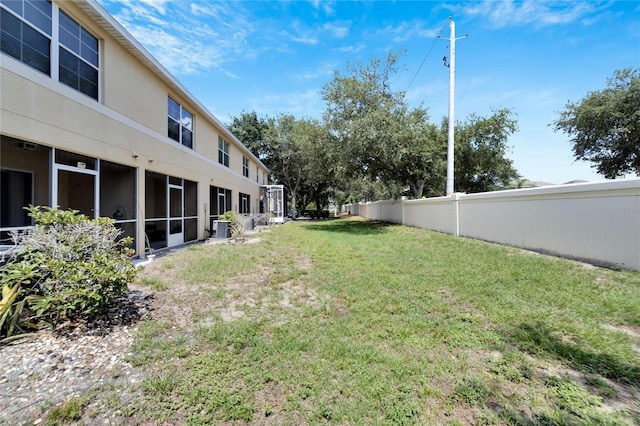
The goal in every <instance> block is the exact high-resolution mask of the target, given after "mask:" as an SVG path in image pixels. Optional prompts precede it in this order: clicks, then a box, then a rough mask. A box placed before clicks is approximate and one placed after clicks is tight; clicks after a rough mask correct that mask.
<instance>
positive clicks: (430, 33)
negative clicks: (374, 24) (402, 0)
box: [378, 20, 440, 43]
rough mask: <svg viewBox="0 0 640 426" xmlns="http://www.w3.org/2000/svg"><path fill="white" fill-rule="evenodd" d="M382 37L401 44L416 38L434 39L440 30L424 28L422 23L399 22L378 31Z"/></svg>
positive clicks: (416, 21)
mask: <svg viewBox="0 0 640 426" xmlns="http://www.w3.org/2000/svg"><path fill="white" fill-rule="evenodd" d="M378 33H379V34H380V35H382V36H384V37H391V39H392V40H393V41H394V42H396V43H401V42H404V41H407V40H409V39H412V38H414V37H417V38H434V37H437V36H438V34H439V33H440V29H433V28H425V24H424V22H422V21H418V20H414V21H411V22H407V21H401V22H399V23H397V24H393V25H387V26H386V27H384V28H382V29H381V30H379V31H378Z"/></svg>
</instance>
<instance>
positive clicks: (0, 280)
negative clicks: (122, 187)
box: [0, 206, 136, 337]
mask: <svg viewBox="0 0 640 426" xmlns="http://www.w3.org/2000/svg"><path fill="white" fill-rule="evenodd" d="M28 210H29V216H31V217H32V218H33V219H34V222H35V226H33V227H32V228H30V229H28V230H26V231H24V232H19V233H14V234H13V239H14V242H15V247H14V248H12V249H11V250H10V251H9V253H8V254H7V255H6V256H5V263H3V264H2V265H1V266H0V285H1V286H2V292H3V299H2V302H3V303H2V304H1V305H2V307H3V309H6V310H5V311H4V313H7V318H8V317H11V321H10V322H3V323H2V324H0V325H1V326H2V327H1V330H0V332H1V333H2V336H6V337H8V336H10V335H11V334H12V333H13V332H14V331H22V330H21V329H20V327H17V328H16V324H18V323H19V321H20V319H21V318H22V319H24V317H25V315H26V314H27V312H26V311H24V312H23V310H24V308H25V307H28V308H29V309H30V310H31V311H32V312H33V313H34V314H35V317H36V319H40V320H44V321H47V322H49V323H51V324H52V325H54V326H55V324H56V323H58V322H59V321H60V320H61V319H63V318H66V319H70V320H74V319H80V318H86V319H88V318H91V317H93V316H96V315H99V314H102V313H104V312H105V311H106V308H107V307H108V306H109V305H110V304H111V303H112V302H113V300H114V299H115V298H116V297H119V296H122V295H123V294H124V293H125V292H126V291H127V289H128V283H129V282H131V281H132V280H133V279H134V278H135V273H136V270H135V267H134V266H133V264H132V262H131V258H130V256H131V255H132V254H133V251H132V250H131V249H129V248H127V247H126V246H127V245H129V244H131V242H132V240H131V238H123V239H121V240H118V237H119V236H120V234H121V230H119V229H117V228H116V227H115V226H114V225H113V220H111V219H109V218H98V219H88V218H87V217H86V216H84V215H82V214H79V213H78V211H76V210H66V211H63V210H59V209H51V208H48V207H44V208H40V207H34V206H30V207H29V208H28ZM5 295H6V296H7V298H6V299H5V297H4V296H5ZM4 302H6V303H4ZM8 302H11V303H8ZM25 302H26V305H25ZM8 306H11V308H8ZM12 324H13V326H12Z"/></svg>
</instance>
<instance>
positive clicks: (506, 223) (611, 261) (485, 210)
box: [346, 179, 640, 270]
mask: <svg viewBox="0 0 640 426" xmlns="http://www.w3.org/2000/svg"><path fill="white" fill-rule="evenodd" d="M346 209H347V210H348V211H350V213H351V214H355V215H360V216H363V217H366V218H369V219H375V220H381V221H385V222H392V223H398V224H404V225H407V226H413V227H418V228H425V229H431V230H434V231H440V232H446V233H449V234H453V235H459V236H463V237H470V238H477V239H481V240H485V241H492V242H496V243H501V244H507V245H511V246H516V247H522V248H526V249H530V250H535V251H540V252H543V253H549V254H554V255H558V256H562V257H568V258H572V259H580V260H584V261H587V262H591V263H594V264H600V265H606V266H620V267H623V268H627V269H634V270H640V179H625V180H615V181H604V182H594V183H581V184H570V185H558V186H548V187H541V188H529V189H516V190H509V191H498V192H485V193H480V194H453V195H451V196H448V197H437V198H429V199H422V200H404V201H400V200H399V201H377V202H371V203H361V204H351V205H348V206H346Z"/></svg>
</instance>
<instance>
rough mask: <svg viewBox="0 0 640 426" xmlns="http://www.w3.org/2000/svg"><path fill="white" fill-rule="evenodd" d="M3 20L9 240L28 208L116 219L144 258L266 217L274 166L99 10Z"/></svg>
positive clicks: (0, 124) (3, 223) (45, 10)
mask: <svg viewBox="0 0 640 426" xmlns="http://www.w3.org/2000/svg"><path fill="white" fill-rule="evenodd" d="M0 13H1V16H0V22H1V26H2V35H1V40H2V43H1V44H2V48H1V50H2V53H1V54H0V133H1V146H0V169H1V173H2V174H1V177H0V191H1V192H0V193H1V200H0V239H2V240H4V241H6V239H7V237H8V236H9V234H8V232H9V231H11V230H16V229H22V228H24V227H26V226H29V225H31V221H30V218H29V217H28V216H27V215H26V212H25V211H24V209H23V207H24V206H25V205H28V204H34V205H44V206H59V207H61V208H64V209H67V208H73V209H77V210H79V211H80V212H82V213H84V214H86V215H88V216H90V217H97V216H108V217H113V218H114V219H116V223H117V225H118V226H120V227H122V228H123V229H124V230H125V233H126V235H130V236H132V237H134V238H135V248H136V251H137V253H138V255H140V256H143V255H144V253H145V250H148V249H149V247H153V248H161V247H170V246H174V245H178V244H182V243H184V242H188V241H194V240H198V239H202V238H204V237H206V236H207V233H206V232H207V231H206V229H211V226H212V221H213V220H214V219H216V218H217V217H218V215H220V214H222V213H224V212H225V211H227V210H235V211H237V212H239V213H243V214H258V213H260V209H261V203H260V194H261V187H262V186H263V185H266V184H267V183H268V182H267V174H268V170H267V169H266V167H265V166H264V165H263V164H262V163H261V162H260V160H259V159H258V158H256V157H255V156H254V155H253V154H252V153H251V152H250V151H249V150H248V149H247V148H246V147H244V146H243V145H242V144H241V143H240V142H239V141H238V140H237V139H236V138H235V137H234V136H233V135H232V134H231V133H230V132H229V131H228V130H227V129H226V128H225V127H224V126H223V125H222V124H221V123H220V122H219V121H218V120H217V119H216V118H215V117H214V116H213V115H212V114H211V113H210V112H208V111H207V109H206V108H205V107H204V106H203V105H202V104H201V103H200V102H199V101H198V100H197V99H196V98H195V97H194V96H193V95H192V94H191V93H189V92H188V91H187V90H186V88H185V87H184V86H183V85H182V84H181V83H180V82H179V81H178V80H176V79H175V78H174V77H173V76H172V75H171V74H170V73H169V72H168V71H167V70H166V69H165V68H164V67H163V66H162V65H161V64H160V63H159V62H158V61H157V60H156V59H154V58H153V57H152V56H151V55H150V54H149V53H148V52H147V51H146V50H145V49H144V48H143V47H142V46H141V45H140V44H139V43H138V42H137V41H136V40H135V39H134V38H133V37H132V36H131V35H130V34H129V33H127V31H126V30H125V29H124V28H123V27H122V26H121V25H120V24H119V23H118V22H117V21H116V20H115V19H114V18H113V17H112V16H111V15H109V13H108V12H106V11H105V10H104V9H103V8H102V7H101V6H100V5H99V4H98V3H97V2H95V1H93V0H89V1H85V0H81V1H74V2H70V1H52V2H51V1H45V0H42V1H24V0H23V1H17V2H15V1H13V2H8V1H4V0H0Z"/></svg>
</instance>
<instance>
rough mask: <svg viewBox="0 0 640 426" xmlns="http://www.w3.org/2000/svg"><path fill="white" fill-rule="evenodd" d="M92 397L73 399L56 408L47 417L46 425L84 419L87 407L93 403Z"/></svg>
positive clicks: (88, 395)
mask: <svg viewBox="0 0 640 426" xmlns="http://www.w3.org/2000/svg"><path fill="white" fill-rule="evenodd" d="M91 399H92V395H90V394H87V395H85V396H82V397H78V398H71V399H70V400H68V401H67V402H65V403H64V404H62V405H61V406H58V407H54V408H53V409H52V410H51V411H50V412H49V414H48V416H47V421H46V424H48V425H55V424H64V423H69V422H72V421H76V420H80V419H81V418H82V414H83V411H84V409H85V407H86V406H87V405H88V404H89V402H91Z"/></svg>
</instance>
